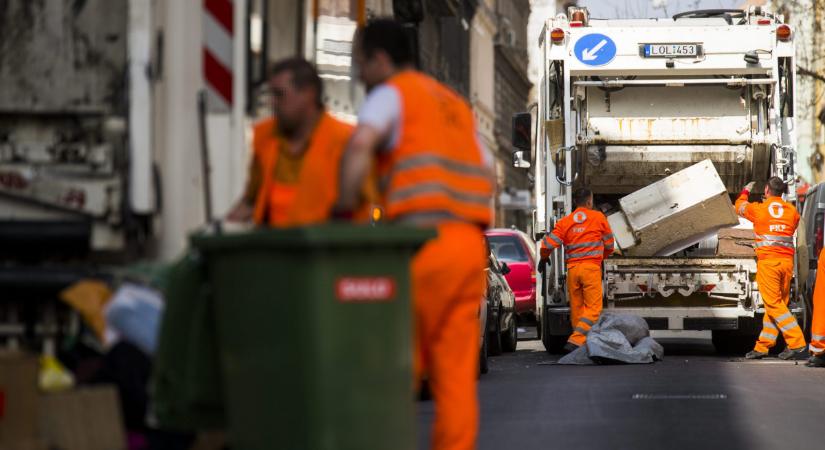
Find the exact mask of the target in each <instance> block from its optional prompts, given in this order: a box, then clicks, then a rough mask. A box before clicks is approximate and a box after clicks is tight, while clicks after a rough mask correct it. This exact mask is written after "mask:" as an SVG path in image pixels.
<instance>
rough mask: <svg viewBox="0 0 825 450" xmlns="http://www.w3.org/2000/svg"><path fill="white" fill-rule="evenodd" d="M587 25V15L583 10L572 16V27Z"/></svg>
mask: <svg viewBox="0 0 825 450" xmlns="http://www.w3.org/2000/svg"><path fill="white" fill-rule="evenodd" d="M585 23H587V14H585V12H584V11H583V10H581V9H577V10H575V11H573V12H572V13H571V14H570V26H571V27H583V26H584V25H585Z"/></svg>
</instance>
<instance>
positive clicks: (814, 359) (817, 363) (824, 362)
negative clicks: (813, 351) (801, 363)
mask: <svg viewBox="0 0 825 450" xmlns="http://www.w3.org/2000/svg"><path fill="white" fill-rule="evenodd" d="M805 366H806V367H825V355H818V356H811V359H809V360H808V362H807V363H806V364H805Z"/></svg>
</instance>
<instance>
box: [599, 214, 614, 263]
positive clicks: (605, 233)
mask: <svg viewBox="0 0 825 450" xmlns="http://www.w3.org/2000/svg"><path fill="white" fill-rule="evenodd" d="M602 243H603V244H604V257H605V258H608V257H609V256H610V255H612V254H613V250H614V249H615V240H614V239H613V230H611V229H610V223H608V221H607V218H605V219H604V221H602Z"/></svg>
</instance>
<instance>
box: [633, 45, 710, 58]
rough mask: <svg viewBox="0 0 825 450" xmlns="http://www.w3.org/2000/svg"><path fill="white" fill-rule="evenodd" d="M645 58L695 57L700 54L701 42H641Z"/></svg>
mask: <svg viewBox="0 0 825 450" xmlns="http://www.w3.org/2000/svg"><path fill="white" fill-rule="evenodd" d="M641 53H642V56H643V57H645V58H695V57H697V56H701V55H702V45H701V44H642V52H641Z"/></svg>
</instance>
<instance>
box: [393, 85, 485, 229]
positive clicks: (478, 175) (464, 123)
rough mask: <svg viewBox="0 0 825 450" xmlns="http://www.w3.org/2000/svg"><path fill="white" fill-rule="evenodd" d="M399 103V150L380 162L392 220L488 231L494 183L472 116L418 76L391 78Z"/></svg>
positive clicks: (454, 99)
mask: <svg viewBox="0 0 825 450" xmlns="http://www.w3.org/2000/svg"><path fill="white" fill-rule="evenodd" d="M387 84H388V85H390V86H393V87H395V88H396V89H397V90H398V93H399V97H400V98H401V107H402V111H401V119H400V120H401V124H400V125H401V138H400V141H399V143H398V146H397V147H396V148H394V149H392V150H391V151H389V152H385V153H383V154H381V155H380V156H379V158H378V169H379V175H380V177H381V180H380V183H381V188H382V194H383V203H384V209H385V214H386V217H387V219H388V220H390V221H396V222H402V223H410V224H415V225H437V224H439V223H443V222H467V223H472V224H476V225H479V226H481V227H487V226H488V225H489V224H490V221H491V218H492V209H491V205H490V199H491V197H492V193H493V184H492V178H491V173H490V171H489V170H488V169H487V168H486V167H485V165H484V159H483V154H482V150H481V149H480V148H479V144H478V141H477V140H476V132H475V125H474V121H473V113H472V111H471V109H470V108H469V107H468V106H467V104H466V102H465V101H464V100H463V99H462V98H461V97H460V96H459V95H458V94H456V93H455V92H453V91H452V90H450V89H449V88H447V87H445V86H444V85H442V84H441V83H439V82H437V81H436V80H434V79H432V78H430V77H428V76H426V75H424V74H422V73H419V72H416V71H404V72H401V73H399V74H397V75H395V76H393V77H392V78H391V79H390V80H389V81H388V82H387Z"/></svg>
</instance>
